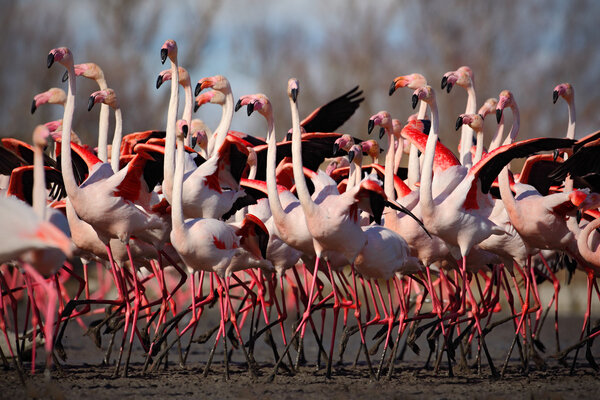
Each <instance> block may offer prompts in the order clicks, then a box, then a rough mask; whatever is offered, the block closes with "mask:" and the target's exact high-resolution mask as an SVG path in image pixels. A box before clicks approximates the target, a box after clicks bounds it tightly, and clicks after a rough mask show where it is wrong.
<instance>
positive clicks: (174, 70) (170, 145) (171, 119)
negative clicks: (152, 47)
mask: <svg viewBox="0 0 600 400" xmlns="http://www.w3.org/2000/svg"><path fill="white" fill-rule="evenodd" d="M178 109H179V66H178V65H177V57H175V59H174V60H171V97H170V99H169V110H168V112H167V129H166V137H165V161H164V167H163V174H164V178H163V190H164V191H165V193H170V192H171V191H172V188H173V171H174V169H175V135H176V133H175V130H176V126H175V125H176V123H177V112H178Z"/></svg>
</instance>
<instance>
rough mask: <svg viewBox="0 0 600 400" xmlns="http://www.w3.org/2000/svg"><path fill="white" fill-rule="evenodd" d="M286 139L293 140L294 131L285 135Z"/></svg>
mask: <svg viewBox="0 0 600 400" xmlns="http://www.w3.org/2000/svg"><path fill="white" fill-rule="evenodd" d="M285 140H286V141H288V142H289V141H291V140H292V133H291V132H288V133H287V134H286V135H285ZM334 154H335V153H334Z"/></svg>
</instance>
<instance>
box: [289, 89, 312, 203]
mask: <svg viewBox="0 0 600 400" xmlns="http://www.w3.org/2000/svg"><path fill="white" fill-rule="evenodd" d="M290 108H291V110H292V168H293V171H294V181H295V183H296V191H297V193H298V199H299V200H300V204H302V208H303V209H304V213H305V214H307V215H310V214H312V213H313V212H314V211H315V209H316V205H315V203H314V202H313V200H312V198H311V197H310V192H309V191H308V186H307V185H306V178H305V177H304V171H303V169H302V134H301V132H300V116H299V115H298V104H297V103H296V102H294V101H293V100H292V99H291V98H290Z"/></svg>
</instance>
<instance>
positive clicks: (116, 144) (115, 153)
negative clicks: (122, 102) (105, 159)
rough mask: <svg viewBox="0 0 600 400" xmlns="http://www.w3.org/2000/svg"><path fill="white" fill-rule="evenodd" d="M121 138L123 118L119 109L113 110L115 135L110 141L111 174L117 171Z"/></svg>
mask: <svg viewBox="0 0 600 400" xmlns="http://www.w3.org/2000/svg"><path fill="white" fill-rule="evenodd" d="M122 137H123V117H122V115H121V108H120V107H119V108H116V109H115V134H114V136H113V141H112V149H111V152H110V166H111V167H112V170H113V172H115V173H117V172H118V171H119V161H120V154H121V139H122Z"/></svg>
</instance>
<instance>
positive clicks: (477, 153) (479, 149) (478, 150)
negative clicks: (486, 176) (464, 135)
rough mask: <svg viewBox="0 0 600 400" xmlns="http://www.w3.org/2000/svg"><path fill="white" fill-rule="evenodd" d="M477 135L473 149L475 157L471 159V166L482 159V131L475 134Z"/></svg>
mask: <svg viewBox="0 0 600 400" xmlns="http://www.w3.org/2000/svg"><path fill="white" fill-rule="evenodd" d="M476 134H477V146H476V147H475V157H474V158H473V164H477V163H478V162H479V160H481V157H483V131H479V132H476Z"/></svg>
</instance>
